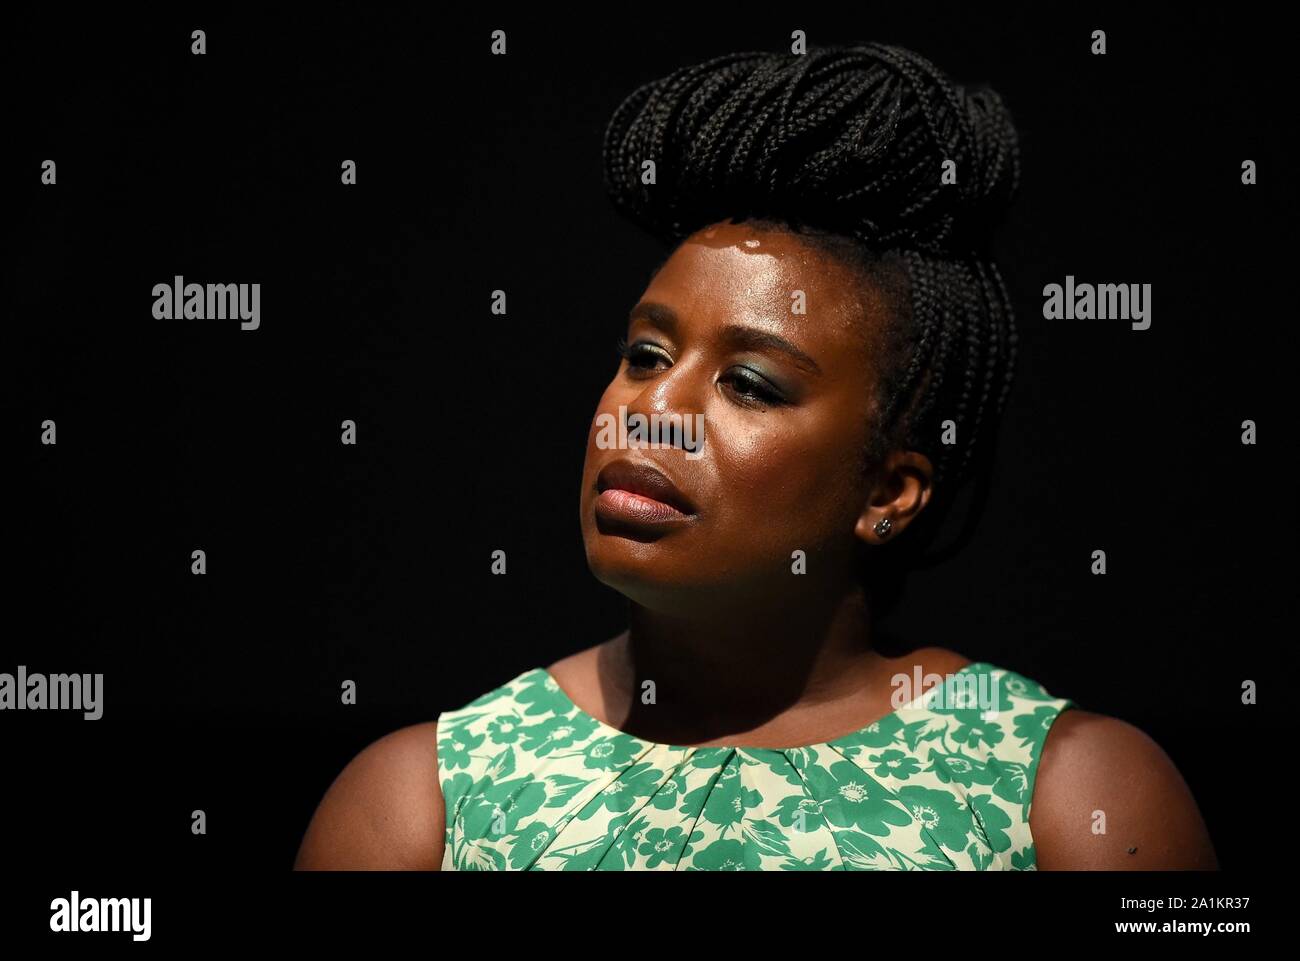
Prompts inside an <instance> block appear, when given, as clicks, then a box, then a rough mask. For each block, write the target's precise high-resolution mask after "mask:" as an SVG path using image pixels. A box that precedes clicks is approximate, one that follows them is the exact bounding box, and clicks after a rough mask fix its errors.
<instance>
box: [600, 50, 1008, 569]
mask: <svg viewBox="0 0 1300 961" xmlns="http://www.w3.org/2000/svg"><path fill="white" fill-rule="evenodd" d="M603 159H604V178H605V187H606V190H607V192H608V194H609V197H610V199H611V200H612V201H613V202H614V204H615V206H616V207H617V208H618V209H619V210H620V211H621V212H622V213H623V214H624V215H625V216H626V217H628V218H629V219H630V220H632V221H633V222H634V223H637V224H639V225H640V226H642V227H643V228H645V229H646V230H647V231H649V232H650V233H651V234H652V235H654V236H655V237H657V238H659V239H660V240H661V241H663V242H664V243H665V244H667V245H668V246H669V247H670V248H675V247H676V246H677V244H679V243H680V242H681V241H682V240H683V239H685V238H686V237H687V236H689V235H690V234H691V233H693V232H694V231H695V230H697V229H699V228H701V227H703V226H706V225H708V224H711V223H716V222H720V221H724V220H728V219H730V220H732V221H733V222H740V221H742V220H748V221H751V222H755V223H758V224H762V225H765V226H780V227H783V228H786V229H790V230H793V231H797V232H798V233H800V234H801V235H802V236H803V237H804V238H805V240H806V241H807V242H808V243H810V244H812V245H814V246H815V247H817V248H818V249H821V250H824V251H826V252H828V253H833V254H835V255H837V256H838V257H839V258H840V259H841V260H842V261H845V262H847V263H848V264H850V265H851V266H853V267H855V268H856V269H857V271H858V275H859V276H861V277H863V278H864V279H865V280H866V281H867V282H868V283H871V284H874V285H875V286H876V288H877V289H878V290H879V291H880V292H881V293H882V295H883V296H884V298H885V301H886V303H887V304H889V305H890V306H891V308H892V309H891V311H890V313H891V314H892V315H893V316H892V317H891V318H889V321H888V322H887V323H885V324H882V325H881V329H878V330H876V331H873V332H872V333H873V337H874V341H875V346H876V348H877V355H878V357H879V362H878V370H877V380H878V383H877V389H876V393H875V396H874V397H873V410H874V420H873V424H872V440H871V444H870V447H869V449H868V450H866V451H864V452H863V464H864V468H865V469H867V470H868V471H872V470H875V469H877V468H878V467H879V466H880V464H881V460H882V458H883V457H884V455H885V454H887V453H888V451H890V450H892V449H908V450H916V451H920V452H921V453H924V454H925V455H926V456H927V457H929V459H930V461H931V463H932V464H933V465H934V467H935V475H934V491H933V495H932V501H931V504H930V505H929V506H928V507H927V509H926V510H925V511H922V516H921V517H920V518H918V520H917V522H916V523H914V524H913V525H912V526H911V527H910V528H909V530H908V532H907V533H908V537H906V538H903V539H902V540H904V541H911V542H912V543H913V544H916V543H925V542H928V541H929V540H930V539H931V538H932V536H933V533H934V531H935V530H936V529H937V526H938V518H939V517H941V516H942V515H943V514H944V513H946V511H947V507H948V505H949V504H950V503H951V497H952V495H953V494H954V493H955V492H956V490H957V489H958V488H959V486H961V484H962V482H963V480H964V479H966V478H968V477H969V476H971V475H972V474H983V475H985V476H986V475H987V471H980V470H978V468H980V467H983V466H984V465H985V463H987V461H983V462H982V459H984V458H988V457H990V456H991V448H992V446H993V439H994V437H995V430H996V423H997V420H998V416H999V415H1000V414H1001V412H1002V409H1003V407H1004V406H1005V403H1006V398H1007V394H1008V392H1009V391H1010V389H1011V384H1012V378H1013V372H1014V367H1015V358H1016V330H1015V323H1014V317H1013V314H1012V308H1011V304H1010V301H1009V299H1008V296H1007V292H1006V288H1005V286H1004V284H1003V282H1002V278H1001V276H1000V274H999V272H998V270H997V267H996V266H995V264H994V263H993V262H992V259H991V255H990V254H989V248H990V244H991V234H992V229H993V227H994V226H995V225H996V224H997V222H998V221H999V220H1000V218H1001V216H1002V215H1003V213H1004V211H1005V209H1006V208H1007V206H1008V205H1009V203H1010V202H1011V200H1012V199H1013V197H1014V195H1015V194H1016V191H1017V189H1018V186H1019V179H1020V162H1019V150H1018V141H1017V135H1016V130H1015V127H1014V126H1013V125H1012V122H1011V119H1010V117H1009V115H1008V113H1007V110H1006V108H1005V106H1004V105H1003V102H1002V100H1001V98H1000V97H999V96H998V95H997V94H996V93H995V92H994V91H992V90H990V89H987V88H975V89H972V88H966V87H962V86H959V85H957V84H955V83H953V82H952V81H951V80H950V79H949V78H948V77H946V76H945V75H944V74H943V73H942V72H941V71H940V70H939V69H938V68H937V67H936V66H935V65H934V64H932V63H930V62H929V61H928V60H926V59H925V58H923V57H921V56H920V55H918V54H916V53H914V52H912V51H910V50H906V49H903V48H900V47H896V46H888V45H884V44H878V43H862V44H856V45H853V46H847V47H830V48H820V49H810V50H809V52H807V53H806V54H802V55H795V54H784V53H767V52H750V53H735V54H728V55H725V56H720V57H716V58H714V59H711V60H708V61H706V62H704V63H700V64H696V65H693V66H688V67H684V68H682V69H680V70H677V71H675V72H673V73H671V74H669V75H668V76H666V77H663V78H661V79H658V80H654V81H652V82H650V83H646V84H644V85H642V86H641V87H639V88H637V89H636V90H635V91H633V92H632V93H631V94H630V95H628V96H627V98H626V99H624V100H623V102H622V103H621V104H620V105H619V106H618V108H617V109H616V110H615V111H614V114H613V116H612V118H611V119H610V121H609V124H608V127H607V128H606V131H605V137H604V157H603ZM947 160H951V161H953V162H954V164H955V177H956V183H948V184H944V183H943V182H942V181H941V175H942V173H943V165H944V161H947ZM646 161H654V170H655V178H654V179H655V182H654V183H645V182H643V179H642V174H643V170H644V169H645V168H644V167H643V164H644V163H645V162H646ZM949 179H952V178H949ZM947 420H951V421H953V422H954V423H955V426H956V443H955V444H944V443H943V422H944V421H947ZM977 496H978V497H980V500H981V506H982V497H983V494H981V495H977ZM927 515H929V516H928V517H927ZM923 520H925V521H928V522H929V523H927V524H922V521H923ZM917 530H923V531H924V532H923V533H920V534H914V533H913V532H914V531H917ZM969 533H970V530H969V528H968V529H967V530H965V531H963V534H962V536H961V537H960V538H959V541H960V542H962V543H964V541H965V540H966V538H967V537H968V536H969ZM957 546H959V545H957ZM873 553H874V552H873ZM918 557H919V551H918V552H917V553H913V555H912V561H913V564H915V563H919V561H918V560H917V558H918Z"/></svg>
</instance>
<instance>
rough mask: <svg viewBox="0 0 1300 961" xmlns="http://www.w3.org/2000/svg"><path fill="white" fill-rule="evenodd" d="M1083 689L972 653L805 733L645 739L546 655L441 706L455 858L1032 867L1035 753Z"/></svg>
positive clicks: (833, 867)
mask: <svg viewBox="0 0 1300 961" xmlns="http://www.w3.org/2000/svg"><path fill="white" fill-rule="evenodd" d="M1073 705H1074V702H1073V701H1071V700H1069V699H1065V698H1053V697H1051V696H1050V695H1049V694H1048V693H1047V691H1046V690H1044V688H1043V687H1042V686H1041V685H1040V684H1038V683H1036V682H1034V681H1032V680H1029V679H1028V678H1025V677H1023V676H1021V675H1020V674H1017V673H1015V672H1014V671H1010V670H1007V669H1005V668H1001V667H996V666H994V665H992V664H988V663H985V662H975V663H972V664H968V665H966V666H965V667H964V668H962V669H960V670H958V671H956V672H954V673H952V674H949V675H946V678H945V680H944V683H943V684H936V685H935V686H934V687H932V688H929V689H927V690H925V691H924V692H923V693H922V694H920V695H919V696H918V697H916V698H914V699H912V700H911V701H908V702H907V703H905V704H903V706H902V707H900V708H898V709H897V710H895V711H893V712H892V713H890V714H887V715H886V716H885V717H883V718H881V719H880V720H878V721H875V722H874V723H872V724H869V725H867V726H866V727H864V728H862V729H861V730H859V731H856V732H854V733H852V734H848V735H845V736H843V737H839V738H836V739H834V740H832V741H827V742H824V743H819V744H813V745H807V746H800V747H792V748H754V747H719V746H709V747H687V746H679V745H672V744H659V743H655V742H651V741H646V740H642V739H641V738H637V737H633V736H632V735H630V734H626V733H624V732H622V731H620V730H618V729H617V728H614V727H612V726H610V725H608V724H606V723H604V722H602V721H601V720H599V719H598V718H596V717H595V716H594V715H591V714H588V713H587V712H585V711H583V710H582V709H581V708H579V707H578V706H577V705H576V704H575V703H574V702H573V701H572V700H570V699H569V697H568V696H567V695H566V694H565V693H564V691H563V690H561V689H560V687H559V685H558V684H557V683H556V681H555V679H554V677H552V676H551V675H550V673H549V672H548V671H547V670H546V669H545V668H540V667H538V668H533V669H531V670H528V671H525V672H524V673H522V674H520V675H518V676H517V677H515V678H514V679H513V680H511V681H509V682H507V683H506V684H503V685H502V686H500V687H498V688H496V689H495V690H492V691H489V692H488V693H486V694H484V695H483V696H482V697H479V698H478V699H476V700H474V701H471V702H470V703H469V704H466V705H465V706H463V707H461V708H457V709H456V710H452V711H444V712H443V713H442V714H440V715H439V717H438V781H439V784H440V785H441V787H442V794H443V800H444V803H445V807H446V813H447V820H446V825H445V827H446V848H445V851H444V854H443V862H442V869H443V870H444V871H503V870H504V871H590V870H600V871H627V870H638V871H640V870H646V871H877V870H902V871H913V870H939V871H952V870H964V871H1032V870H1036V862H1035V858H1034V841H1033V837H1032V836H1031V835H1030V831H1029V810H1030V801H1031V799H1032V797H1033V791H1034V776H1035V774H1036V772H1037V769H1038V759H1039V753H1040V751H1041V749H1042V746H1043V742H1044V740H1045V739H1046V738H1047V733H1048V730H1049V729H1050V727H1051V724H1052V722H1053V721H1054V720H1055V719H1056V717H1057V716H1058V715H1059V714H1060V713H1061V712H1062V711H1063V710H1065V709H1067V708H1069V707H1071V706H1073Z"/></svg>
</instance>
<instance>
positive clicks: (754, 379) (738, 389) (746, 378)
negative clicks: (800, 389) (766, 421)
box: [718, 367, 785, 407]
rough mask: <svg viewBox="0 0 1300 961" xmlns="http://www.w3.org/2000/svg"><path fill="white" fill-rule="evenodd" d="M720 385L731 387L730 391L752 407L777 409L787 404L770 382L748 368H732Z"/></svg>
mask: <svg viewBox="0 0 1300 961" xmlns="http://www.w3.org/2000/svg"><path fill="white" fill-rule="evenodd" d="M718 383H720V384H727V385H729V386H728V391H729V392H730V393H732V394H735V395H736V396H737V397H738V398H740V402H741V403H743V404H745V405H747V406H750V407H776V406H778V405H780V404H784V403H785V397H784V396H782V394H781V392H780V391H779V390H777V389H776V388H775V387H773V386H772V384H771V382H770V381H768V380H767V379H766V378H765V377H763V376H761V375H760V374H756V373H754V371H752V370H750V369H749V368H748V367H733V368H731V370H729V371H727V373H726V374H724V375H723V377H722V378H721V380H719V381H718Z"/></svg>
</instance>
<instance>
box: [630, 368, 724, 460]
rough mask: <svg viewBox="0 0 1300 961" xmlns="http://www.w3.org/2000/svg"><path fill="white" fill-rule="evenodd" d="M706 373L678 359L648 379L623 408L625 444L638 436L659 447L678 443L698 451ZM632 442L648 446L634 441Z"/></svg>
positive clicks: (691, 452)
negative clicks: (625, 431)
mask: <svg viewBox="0 0 1300 961" xmlns="http://www.w3.org/2000/svg"><path fill="white" fill-rule="evenodd" d="M707 389H708V384H707V375H706V373H705V372H704V370H703V368H702V367H701V366H700V365H698V364H692V363H690V362H689V361H679V362H678V363H676V364H674V365H673V366H672V367H669V368H668V369H667V370H664V371H662V372H660V373H659V375H658V376H657V377H655V378H654V379H652V380H649V381H647V382H646V383H645V384H644V385H643V386H642V388H641V390H639V391H637V393H636V395H635V396H634V397H632V398H630V399H629V400H628V402H627V404H626V407H625V410H624V412H623V416H624V427H625V428H626V430H627V431H628V433H627V436H628V446H629V447H631V446H634V445H633V439H634V438H635V437H636V436H637V433H638V432H639V433H640V436H642V437H644V438H646V440H647V441H653V442H657V444H658V446H660V447H677V448H681V449H682V450H684V451H686V452H687V453H688V454H695V455H698V454H699V453H700V451H701V450H702V448H703V443H704V404H703V401H704V395H705V392H706V391H707ZM635 446H648V443H647V444H645V445H642V444H641V443H637V444H636V445H635Z"/></svg>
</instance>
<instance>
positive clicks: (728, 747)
mask: <svg viewBox="0 0 1300 961" xmlns="http://www.w3.org/2000/svg"><path fill="white" fill-rule="evenodd" d="M990 667H992V665H990V664H987V663H986V662H984V661H971V662H970V663H969V664H967V665H965V666H963V667H959V668H958V669H957V670H955V671H952V672H951V673H949V674H944V675H942V677H943V683H941V684H936V685H935V686H934V687H931V688H928V689H926V690H924V691H922V692H921V693H920V694H919V695H917V696H916V697H914V698H912V699H911V700H910V701H908V702H907V703H906V704H904V705H903V706H902V707H898V708H895V709H894V710H892V711H890V712H889V713H887V714H882V715H881V716H880V717H878V718H876V719H875V720H874V721H872V722H871V723H870V724H866V725H864V726H862V727H860V728H858V729H857V730H856V731H850V732H849V733H848V734H841V735H840V736H839V737H836V738H832V739H831V740H829V741H816V742H814V743H812V744H794V745H791V746H789V747H753V746H750V745H747V744H665V743H662V742H659V741H650V740H647V739H646V738H643V737H637V736H636V735H635V734H629V733H628V732H627V731H621V730H619V729H618V728H616V727H614V725H612V724H607V723H606V722H605V721H602V720H601V719H600V718H598V717H596V715H594V714H591V713H589V712H587V711H584V710H583V709H582V708H580V707H579V706H578V705H577V702H575V701H574V700H573V698H571V697H569V695H568V693H567V692H566V691H565V690H564V688H563V687H561V686H560V682H559V681H557V680H556V679H555V675H554V674H552V673H551V672H550V671H549V670H548V669H546V668H544V667H537V668H534V672H540V673H541V676H542V680H543V681H544V682H546V683H547V684H548V685H549V686H550V687H553V688H554V689H555V693H556V694H557V695H558V696H559V697H560V699H561V700H562V701H563V702H564V703H565V704H566V705H567V706H568V707H569V709H570V710H572V711H575V712H577V714H578V716H579V717H582V718H585V719H586V720H587V721H589V722H591V723H593V724H595V725H596V727H597V728H598V729H599V730H601V731H603V732H604V733H605V734H606V735H607V736H609V737H626V738H631V739H632V740H634V741H638V742H639V743H641V744H647V745H650V746H651V747H658V748H665V749H667V750H669V751H696V752H698V751H725V752H732V751H745V752H747V753H750V754H763V753H767V754H772V753H780V752H782V751H799V750H803V749H806V748H814V747H837V746H847V745H849V744H850V743H854V742H856V741H857V740H859V739H860V738H861V737H862V735H863V734H864V733H866V732H867V731H869V730H870V729H871V728H872V727H874V726H875V725H877V724H880V723H881V722H882V721H887V720H889V719H890V718H893V717H897V716H898V715H899V714H902V713H903V712H904V711H911V710H916V707H917V705H918V704H920V702H922V701H925V700H926V699H928V698H932V697H933V696H934V694H935V692H936V691H938V690H940V689H942V688H945V687H947V685H948V684H949V682H950V680H951V679H952V678H954V677H956V676H957V675H958V674H968V673H970V672H971V671H973V670H975V669H977V668H990Z"/></svg>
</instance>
